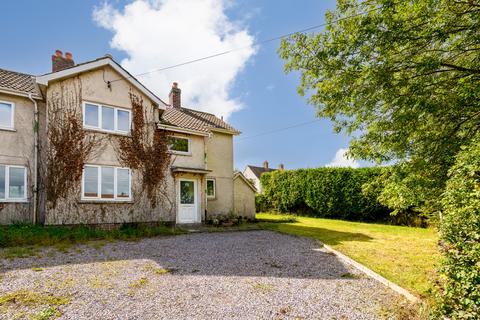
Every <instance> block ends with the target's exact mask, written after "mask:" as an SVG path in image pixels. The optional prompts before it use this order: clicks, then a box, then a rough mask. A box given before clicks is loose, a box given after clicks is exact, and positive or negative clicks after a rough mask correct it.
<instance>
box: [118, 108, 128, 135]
mask: <svg viewBox="0 0 480 320" xmlns="http://www.w3.org/2000/svg"><path fill="white" fill-rule="evenodd" d="M117 126H118V128H117V129H118V130H120V131H127V132H128V131H129V130H130V112H128V111H122V110H117Z"/></svg>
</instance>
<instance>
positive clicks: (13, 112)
mask: <svg viewBox="0 0 480 320" xmlns="http://www.w3.org/2000/svg"><path fill="white" fill-rule="evenodd" d="M0 103H4V104H9V105H10V106H11V107H12V114H11V115H10V126H0V130H10V131H13V130H15V103H14V102H11V101H3V100H0Z"/></svg>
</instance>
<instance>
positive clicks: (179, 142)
mask: <svg viewBox="0 0 480 320" xmlns="http://www.w3.org/2000/svg"><path fill="white" fill-rule="evenodd" d="M168 148H169V150H171V151H174V152H178V153H189V152H190V140H189V139H188V138H179V137H170V138H169V146H168Z"/></svg>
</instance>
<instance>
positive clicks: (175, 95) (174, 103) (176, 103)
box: [168, 82, 182, 108]
mask: <svg viewBox="0 0 480 320" xmlns="http://www.w3.org/2000/svg"><path fill="white" fill-rule="evenodd" d="M181 96H182V90H181V89H180V88H179V87H178V83H177V82H174V83H173V84H172V89H171V90H170V94H169V95H168V98H169V100H170V106H171V107H173V108H181V107H182V101H181Z"/></svg>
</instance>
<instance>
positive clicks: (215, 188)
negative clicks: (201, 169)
mask: <svg viewBox="0 0 480 320" xmlns="http://www.w3.org/2000/svg"><path fill="white" fill-rule="evenodd" d="M208 181H213V196H211V195H209V194H208ZM205 193H206V194H207V199H215V198H216V197H217V181H216V180H215V178H207V179H206V182H205Z"/></svg>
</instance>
